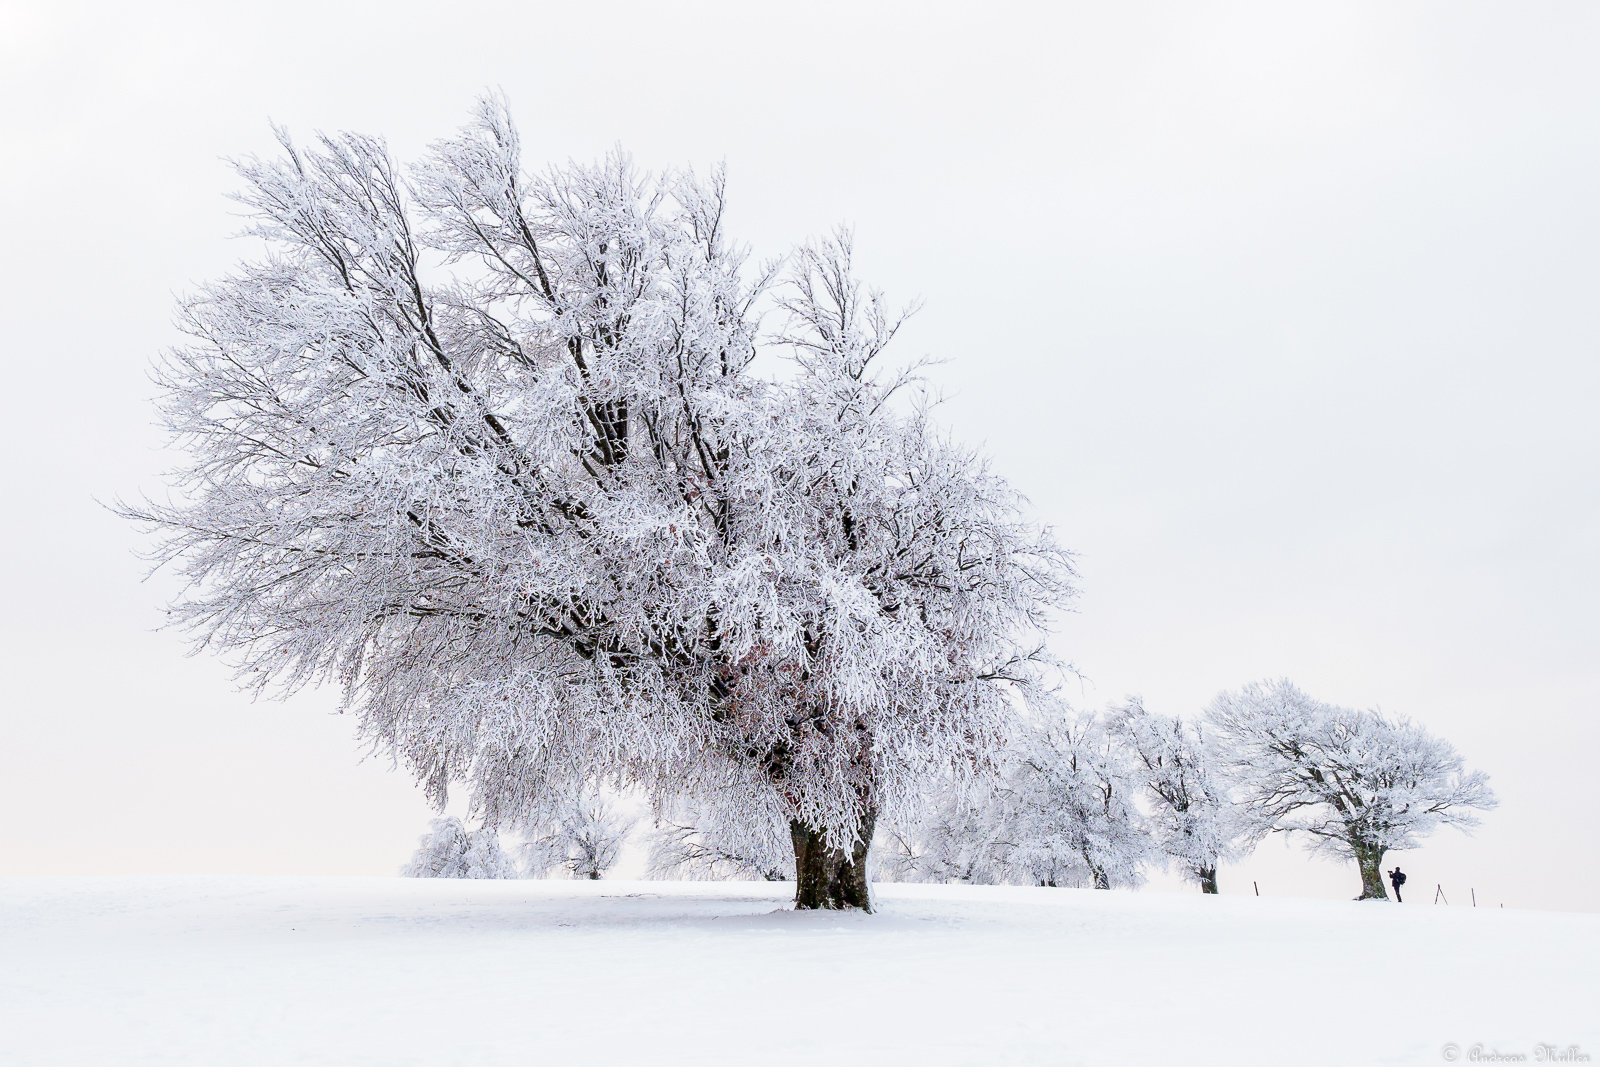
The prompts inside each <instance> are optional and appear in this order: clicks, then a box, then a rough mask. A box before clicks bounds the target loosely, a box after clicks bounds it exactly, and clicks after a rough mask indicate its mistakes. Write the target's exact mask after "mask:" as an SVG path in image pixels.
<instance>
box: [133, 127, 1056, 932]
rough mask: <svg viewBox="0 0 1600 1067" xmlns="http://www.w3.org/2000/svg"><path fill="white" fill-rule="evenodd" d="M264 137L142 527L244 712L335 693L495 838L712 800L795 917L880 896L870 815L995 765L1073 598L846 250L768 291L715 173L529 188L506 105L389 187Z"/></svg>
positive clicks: (193, 323) (170, 398)
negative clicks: (688, 798) (585, 807)
mask: <svg viewBox="0 0 1600 1067" xmlns="http://www.w3.org/2000/svg"><path fill="white" fill-rule="evenodd" d="M279 139H280V141H281V143H282V147H283V155H282V156H281V157H279V158H276V159H271V160H258V159H248V160H245V161H243V162H242V163H240V164H239V165H238V170H239V173H240V175H241V176H242V178H243V179H244V183H245V187H244V192H243V193H242V194H241V195H240V197H239V199H240V200H241V202H242V203H243V204H244V205H245V207H246V208H247V210H248V212H249V214H250V216H251V217H252V219H253V229H252V232H253V233H254V234H255V235H256V236H257V237H259V238H261V239H263V240H264V241H265V243H266V245H267V250H266V252H265V254H264V255H262V256H261V257H259V258H257V259H255V260H254V261H251V262H248V263H245V264H243V265H242V266H241V267H240V268H239V269H238V270H237V271H236V272H235V273H233V274H231V275H229V276H227V277H225V278H223V279H221V280H219V281H217V282H214V283H212V284H210V285H208V286H206V287H205V288H204V289H202V290H201V291H200V292H199V293H198V294H197V295H196V296H194V297H193V298H191V299H189V300H187V301H186V302H185V304H184V305H183V309H182V319H181V322H182V326H183V328H184V329H185V330H186V331H187V333H188V334H189V335H190V338H191V342H190V343H189V344H186V345H184V346H182V347H179V348H177V349H175V350H173V351H171V352H170V353H169V354H168V356H167V357H166V359H165V361H164V363H163V364H162V366H161V368H160V370H159V372H158V379H159V382H160V384H161V386H162V387H163V389H164V398H163V400H162V407H163V410H164V413H165V417H166V421H167V424H168V426H169V427H170V429H171V431H172V433H173V434H174V435H175V437H176V440H177V444H178V445H179V447H180V448H182V449H183V450H185V451H186V452H187V454H188V457H189V458H188V461H187V463H186V465H185V466H184V467H183V468H182V469H181V470H180V471H179V472H178V475H177V479H176V483H175V488H176V491H177V497H176V499H175V500H173V501H171V502H167V503H147V504H144V505H139V506H134V507H130V508H128V509H126V510H127V512H128V513H129V514H130V515H132V516H135V517H137V518H140V519H143V520H145V521H147V522H148V523H150V524H151V525H152V526H153V527H155V528H156V529H157V530H158V531H160V533H161V534H162V535H163V540H162V547H161V548H160V549H159V550H158V558H160V559H163V560H166V561H171V562H172V563H173V564H174V565H175V566H176V567H177V568H178V569H179V571H180V572H181V573H182V574H183V575H184V576H185V577H186V578H187V579H188V581H189V586H188V589H187V592H186V593H185V595H184V596H183V597H182V598H181V600H180V601H179V602H178V603H176V604H174V605H173V607H172V614H173V619H174V620H175V622H176V623H178V624H180V625H183V626H187V627H189V628H191V629H192V630H193V631H194V632H195V634H196V637H197V641H198V642H199V643H200V644H201V645H204V646H209V647H211V648H213V649H216V650H218V651H220V652H222V653H224V654H226V655H228V656H230V657H231V658H232V659H233V660H234V662H236V663H237V664H238V667H239V670H240V671H241V673H242V676H243V677H244V678H246V679H247V680H249V681H250V682H252V683H253V684H255V685H256V686H258V687H261V688H263V689H274V690H276V691H279V692H292V691H294V690H296V689H297V688H299V687H302V686H305V685H308V684H313V683H316V682H320V681H323V680H332V681H336V682H337V683H339V684H340V685H342V687H343V690H344V693H345V700H346V705H347V707H348V709H350V710H351V711H353V712H354V714H355V716H356V718H357V719H358V721H359V723H360V727H361V730H362V732H363V734H364V735H365V737H366V738H368V739H370V740H371V741H373V742H375V743H377V744H378V745H379V746H381V747H385V748H387V749H389V750H391V751H392V752H393V753H395V754H396V756H397V757H398V758H399V759H400V760H401V761H402V762H403V763H404V764H405V765H406V766H407V767H408V768H409V769H410V770H411V771H412V772H413V773H414V774H415V775H416V776H417V777H418V779H419V780H421V781H422V782H423V783H425V785H426V787H427V790H428V792H429V794H430V796H432V797H433V799H434V800H435V802H438V803H442V802H443V800H444V797H445V795H446V792H447V790H448V789H449V788H450V787H451V785H452V783H460V784H464V785H465V786H466V787H467V788H468V789H469V790H470V794H471V811H472V812H473V814H474V815H476V816H477V817H479V818H481V819H482V820H483V821H484V822H485V824H486V825H489V826H491V827H492V826H498V825H510V826H513V827H516V826H521V825H527V824H531V823H536V822H538V821H539V820H540V819H542V818H545V817H546V816H548V815H549V814H550V813H551V812H553V811H555V810H557V809H558V808H559V806H560V805H561V804H562V803H564V802H566V801H568V800H570V799H571V798H573V797H577V796H582V795H586V793H587V792H588V791H590V790H592V789H594V788H596V787H598V786H600V785H603V784H605V783H611V784H613V785H617V786H621V787H633V786H640V787H642V788H643V789H644V790H645V792H646V794H647V795H649V796H651V797H653V798H654V799H655V800H656V801H657V802H665V801H667V800H669V799H670V798H671V797H675V796H678V795H680V794H685V793H687V794H690V795H693V794H696V793H699V794H702V795H703V794H704V793H706V792H707V791H709V790H711V789H714V788H717V787H719V785H720V784H721V783H723V782H726V781H728V780H730V779H735V780H738V781H740V782H742V783H745V784H747V785H749V786H750V787H751V788H760V789H762V790H767V791H770V793H771V795H772V798H773V802H774V803H776V804H777V805H778V806H779V808H780V809H781V810H782V811H783V813H784V815H785V818H786V819H787V822H788V827H789V831H790V837H791V845H792V849H793V851H794V854H795V867H796V871H797V886H796V902H797V905H798V906H801V907H828V906H851V905H854V906H862V907H866V906H868V902H869V898H868V895H867V890H866V882H865V855H866V849H867V842H869V841H870V839H871V837H872V830H873V826H874V824H875V820H876V819H877V817H878V816H880V815H882V814H885V813H887V814H891V815H892V814H894V813H896V812H897V811H901V810H903V809H906V808H907V807H908V806H909V805H911V804H913V803H914V798H915V797H916V796H917V793H918V790H919V786H920V782H921V781H922V780H923V779H925V778H926V777H928V776H930V775H933V776H937V775H939V774H941V773H948V772H949V770H950V768H951V767H953V766H957V765H961V766H970V765H971V764H972V763H973V762H974V761H980V762H981V761H982V760H983V759H985V758H986V756H987V753H988V751H989V750H990V749H991V748H992V747H993V746H994V744H996V743H997V740H998V739H999V738H1000V736H1001V735H1002V734H1003V727H1002V725H1001V724H1002V722H1003V720H1004V719H1005V718H1006V716H1007V715H1008V714H1009V711H1010V703H1009V701H1010V699H1011V697H1010V696H1008V690H1009V692H1010V693H1012V694H1018V693H1020V694H1022V695H1023V696H1027V695H1028V694H1029V693H1030V692H1031V691H1032V690H1033V687H1034V686H1035V683H1036V679H1037V675H1038V673H1039V670H1040V669H1041V663H1042V654H1041V653H1040V651H1039V649H1040V648H1041V647H1042V645H1041V643H1040V636H1039V635H1040V631H1041V630H1042V628H1043V627H1044V626H1045V625H1046V623H1047V621H1048V617H1049V613H1050V610H1051V609H1052V608H1053V607H1054V606H1056V605H1059V604H1060V603H1061V602H1062V601H1063V600H1065V599H1066V598H1067V597H1069V596H1070V595H1071V594H1072V591H1073V589H1072V582H1073V574H1072V570H1071V565H1070V560H1069V559H1068V557H1067V556H1066V555H1065V554H1064V553H1063V552H1062V551H1061V550H1060V549H1058V548H1057V547H1056V546H1055V545H1054V544H1053V542H1052V541H1051V539H1050V538H1049V536H1048V534H1046V533H1044V532H1041V531H1039V530H1038V529H1036V528H1035V527H1034V526H1032V525H1031V524H1030V523H1029V521H1028V520H1027V518H1026V516H1025V514H1024V512H1023V509H1022V507H1021V504H1020V502H1019V498H1018V497H1017V496H1016V494H1015V493H1014V492H1013V491H1012V490H1010V489H1009V488H1008V487H1007V485H1006V484H1005V482H1004V481H1003V480H1002V479H1000V478H999V477H997V476H996V475H994V474H993V473H992V472H990V470H989V469H988V467H987V465H986V464H985V462H984V461H983V460H982V458H981V457H979V456H977V455H975V454H974V453H972V452H970V451H968V450H966V449H963V448H961V447H958V446H956V445H954V444H952V443H951V442H949V441H948V440H947V439H945V438H943V437H942V436H940V435H939V434H938V433H936V432H935V431H934V430H933V429H932V427H931V426H930V424H929V422H928V418H927V415H926V413H925V411H923V410H922V409H921V408H917V407H914V406H913V407H910V408H909V409H907V408H906V406H905V405H902V404H900V402H899V401H896V400H893V399H892V397H893V396H894V394H895V392H896V387H897V386H898V385H899V384H901V383H902V382H903V377H901V376H896V375H892V374H886V373H882V372H880V370H879V367H880V365H881V364H882V362H883V351H884V348H885V346H886V345H887V344H888V342H889V340H890V339H891V338H892V337H893V335H894V333H895V329H896V326H897V324H898V321H899V320H898V319H897V318H896V317H895V316H894V315H892V314H890V313H889V311H888V310H887V309H886V307H885V305H884V302H883V301H882V299H881V298H880V297H879V296H878V295H877V294H876V293H874V292H872V291H867V290H864V289H863V288H862V286H861V285H860V283H859V282H858V281H857V280H856V279H855V277H854V275H853V271H852V267H851V261H850V259H851V257H850V246H849V240H848V238H847V237H841V238H837V239H834V240H830V241H822V242H818V243H815V244H813V245H809V246H807V247H805V248H802V249H801V250H800V251H799V252H798V253H796V254H795V255H794V256H792V257H790V259H789V262H788V266H787V267H783V266H778V265H773V266H767V267H762V268H760V269H752V268H751V267H750V266H749V264H748V263H747V262H746V257H745V255H744V253H743V252H742V251H741V250H740V248H739V247H738V246H737V245H735V244H734V243H733V242H732V241H731V240H730V238H729V236H728V235H727V233H726V232H725V218H724V183H723V180H722V176H721V174H720V173H717V174H714V175H713V176H712V177H711V178H710V179H709V180H706V179H700V178H697V177H695V176H693V175H691V174H687V173H673V174H669V175H665V176H661V177H650V176H648V175H644V174H641V173H639V172H638V171H637V170H636V169H635V168H634V167H633V166H632V164H631V163H630V162H629V160H628V159H627V158H626V157H624V156H623V155H621V154H620V153H617V154H613V155H611V156H609V157H607V158H606V159H604V160H603V161H601V162H599V163H597V164H595V165H589V166H586V165H576V164H573V165H567V166H562V167H556V168H552V169H549V170H547V171H543V172H539V173H530V172H528V171H526V170H525V169H524V168H523V166H522V163H521V161H520V151H521V150H520V143H519V139H518V135H517V132H516V130H515V128H514V126H513V125H512V123H511V121H510V118H509V116H508V113H507V110H506V108H505V106H504V105H503V103H502V102H501V101H498V100H495V99H488V100H485V101H484V102H483V103H482V104H481V106H480V107H479V109H478V111H477V113H476V116H475V118H474V120H473V121H472V123H471V124H470V125H469V126H468V127H467V128H466V129H465V130H463V131H462V132H461V133H459V134H458V135H456V136H454V137H451V138H448V139H446V140H443V141H440V142H438V143H437V144H435V145H434V146H432V148H431V149H430V151H429V152H428V154H427V155H426V157H425V158H424V159H423V160H422V161H421V162H420V163H419V164H417V165H416V166H415V167H413V168H411V169H409V170H405V169H403V168H402V167H400V166H399V165H398V164H397V163H396V162H395V161H394V160H393V159H392V158H391V157H390V155H389V153H388V151H387V149H386V148H385V146H384V144H383V143H382V142H381V141H380V140H378V139H376V138H373V137H368V136H363V135H357V134H343V135H339V136H322V137H319V138H318V139H317V141H316V143H315V145H314V146H312V147H310V148H303V147H298V146H296V145H295V144H294V143H293V142H292V141H291V140H290V138H289V137H288V136H287V135H286V134H283V133H282V132H280V135H279ZM764 308H765V309H767V310H768V311H770V312H771V313H772V314H771V319H772V321H773V322H775V323H777V324H779V326H780V328H779V330H778V332H777V333H776V334H773V335H767V334H764V333H762V327H761V325H760V323H761V318H760V316H761V315H762V314H763V309H764ZM762 351H770V352H771V353H772V354H773V356H774V357H781V358H786V359H788V361H789V365H788V366H787V368H782V367H777V366H776V360H774V365H775V369H774V371H773V372H772V373H769V374H766V375H761V374H758V373H756V371H755V369H754V368H753V367H752V363H753V361H754V360H755V359H756V357H757V355H758V353H759V352H762Z"/></svg>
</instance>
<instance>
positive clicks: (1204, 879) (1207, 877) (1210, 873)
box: [1195, 867, 1217, 893]
mask: <svg viewBox="0 0 1600 1067" xmlns="http://www.w3.org/2000/svg"><path fill="white" fill-rule="evenodd" d="M1195 874H1197V875H1199V876H1200V892H1202V893H1215V892H1216V891H1217V869H1216V868H1215V867H1196V868H1195Z"/></svg>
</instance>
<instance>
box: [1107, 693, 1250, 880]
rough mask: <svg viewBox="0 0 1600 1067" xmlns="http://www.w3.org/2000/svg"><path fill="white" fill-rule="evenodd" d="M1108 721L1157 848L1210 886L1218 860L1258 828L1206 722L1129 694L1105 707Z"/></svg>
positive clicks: (1238, 851) (1240, 848)
mask: <svg viewBox="0 0 1600 1067" xmlns="http://www.w3.org/2000/svg"><path fill="white" fill-rule="evenodd" d="M1107 725H1108V727H1109V729H1110V731H1111V733H1112V736H1113V737H1114V738H1116V739H1118V740H1119V741H1120V742H1121V744H1122V746H1123V747H1124V748H1125V749H1126V751H1127V753H1128V755H1129V756H1130V757H1131V762H1132V766H1133V773H1134V775H1135V776H1136V777H1137V778H1138V779H1139V780H1140V782H1141V784H1142V785H1143V787H1144V795H1145V797H1146V798H1147V799H1148V801H1149V807H1150V815H1149V821H1150V826H1151V830H1152V831H1153V832H1154V834H1155V835H1156V839H1157V841H1158V842H1159V843H1160V846H1161V849H1162V851H1163V852H1165V853H1166V854H1167V856H1169V857H1170V858H1171V859H1172V860H1173V861H1174V862H1176V863H1177V864H1178V867H1179V870H1180V871H1181V872H1182V873H1183V875H1184V876H1185V877H1186V878H1188V879H1189V880H1190V881H1192V882H1195V883H1196V884H1198V885H1199V886H1200V890H1201V892H1203V893H1215V892H1217V867H1218V866H1219V865H1220V864H1221V863H1222V862H1223V861H1224V860H1229V859H1237V858H1238V857H1239V856H1240V855H1242V854H1243V853H1244V852H1245V851H1247V850H1248V848H1249V846H1250V845H1252V844H1253V843H1254V842H1255V841H1256V840H1257V839H1258V838H1259V836H1260V835H1259V833H1257V832H1256V823H1255V822H1254V820H1253V819H1252V818H1251V815H1252V809H1250V808H1248V807H1246V806H1245V805H1242V804H1238V803H1235V802H1234V800H1233V798H1232V797H1231V796H1230V795H1229V791H1228V788H1227V784H1226V782H1225V780H1224V778H1223V776H1222V774H1221V773H1220V768H1219V766H1218V758H1219V757H1218V755H1217V753H1216V751H1215V746H1214V745H1212V744H1211V743H1210V738H1209V737H1208V735H1207V730H1206V726H1205V724H1204V723H1203V722H1190V721H1186V720H1184V719H1180V718H1178V717H1177V716H1174V715H1161V714H1157V713H1154V712H1151V711H1148V710H1146V709H1145V706H1144V702H1143V701H1142V700H1140V699H1139V698H1137V697H1134V698H1132V699H1130V700H1128V701H1127V702H1125V703H1124V704H1122V705H1121V706H1120V707H1117V708H1114V709H1112V711H1111V712H1110V714H1109V715H1108V717H1107Z"/></svg>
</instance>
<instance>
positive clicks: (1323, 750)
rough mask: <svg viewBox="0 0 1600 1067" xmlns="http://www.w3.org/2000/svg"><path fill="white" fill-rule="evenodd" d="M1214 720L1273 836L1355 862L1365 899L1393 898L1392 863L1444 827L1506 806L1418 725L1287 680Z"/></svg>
mask: <svg viewBox="0 0 1600 1067" xmlns="http://www.w3.org/2000/svg"><path fill="white" fill-rule="evenodd" d="M1206 717H1207V719H1208V720H1209V721H1210V723H1211V724H1212V728H1213V730H1215V731H1216V734H1217V740H1218V742H1219V743H1220V745H1219V750H1220V751H1221V752H1223V753H1225V758H1226V761H1227V769H1228V772H1229V775H1230V777H1231V778H1232V779H1233V780H1234V782H1235V783H1237V788H1238V789H1239V791H1240V798H1241V800H1242V801H1243V802H1244V803H1246V804H1248V805H1249V806H1250V807H1251V808H1252V809H1254V811H1255V813H1256V815H1257V817H1258V818H1259V819H1260V820H1261V821H1262V823H1263V824H1265V825H1268V826H1270V827H1272V829H1273V830H1278V831H1288V832H1299V833H1304V834H1306V835H1308V836H1309V837H1310V838H1311V842H1312V848H1313V850H1314V851H1321V852H1325V853H1327V854H1329V855H1333V856H1337V857H1339V858H1341V859H1353V860H1354V861H1355V863H1356V866H1357V868H1358V869H1359V870H1360V872H1361V896H1360V897H1358V898H1357V899H1360V900H1367V899H1377V900H1387V899H1389V893H1388V890H1387V889H1386V888H1385V887H1384V884H1383V856H1384V853H1385V852H1387V851H1388V850H1390V849H1404V848H1415V847H1416V846H1417V844H1418V842H1419V841H1421V839H1422V838H1424V837H1426V836H1427V835H1428V834H1430V833H1432V832H1433V831H1434V830H1436V829H1438V828H1439V827H1440V826H1455V827H1458V828H1460V829H1462V830H1467V831H1470V830H1471V829H1472V828H1473V827H1475V826H1477V825H1478V819H1477V817H1476V816H1475V815H1474V814H1473V813H1474V812H1475V811H1487V810H1489V809H1492V808H1493V807H1494V806H1495V804H1496V803H1497V801H1496V800H1495V796H1494V793H1493V791H1492V790H1490V788H1489V779H1488V776H1487V775H1485V774H1484V773H1483V772H1482V771H1468V770H1466V769H1465V768H1464V765H1463V761H1462V758H1461V756H1460V754H1459V753H1457V752H1456V750H1455V748H1454V747H1452V746H1451V745H1450V743H1449V742H1447V741H1444V740H1442V739H1440V738H1437V737H1433V736H1432V735H1430V734H1429V733H1428V732H1427V731H1426V730H1424V729H1423V728H1422V727H1420V726H1418V725H1416V724H1415V723H1413V722H1411V721H1410V720H1408V719H1392V718H1388V717H1386V716H1384V715H1382V714H1380V713H1378V712H1377V711H1358V710H1354V709H1351V708H1342V707H1337V706H1335V705H1332V704H1325V703H1323V702H1322V701H1319V700H1314V699H1312V698H1311V697H1309V696H1307V695H1306V694H1305V693H1303V692H1301V691H1300V690H1299V689H1298V688H1296V687H1295V686H1294V685H1293V684H1292V683H1290V682H1289V681H1288V680H1287V679H1279V680H1277V681H1269V682H1256V683H1252V684H1251V685H1247V686H1245V687H1244V688H1243V689H1240V690H1239V691H1237V692H1228V693H1222V694H1220V695H1219V696H1218V697H1217V698H1216V700H1214V701H1213V702H1212V704H1211V706H1210V707H1209V708H1208V709H1207V712H1206Z"/></svg>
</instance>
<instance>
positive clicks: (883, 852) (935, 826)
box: [878, 780, 1033, 885]
mask: <svg viewBox="0 0 1600 1067" xmlns="http://www.w3.org/2000/svg"><path fill="white" fill-rule="evenodd" d="M1005 833H1006V822H1005V809H1004V806H1003V804H1002V802H1001V798H1000V796H999V795H998V794H997V793H996V791H995V785H994V783H993V782H991V781H984V780H979V781H969V782H961V783H954V782H952V783H946V784H944V785H943V786H941V787H939V788H937V789H935V790H933V791H931V792H930V795H929V797H928V800H927V805H926V808H925V811H924V814H923V817H922V818H920V819H918V820H917V821H916V822H914V823H912V824H910V825H909V826H888V825H885V827H884V828H883V831H882V844H881V846H880V848H879V851H878V870H879V872H880V874H881V876H882V877H883V878H884V879H885V880H886V881H893V882H944V883H951V882H955V883H967V884H971V885H999V884H1003V883H1006V882H1011V881H1019V880H1020V881H1023V882H1025V883H1028V884H1032V881H1033V880H1032V878H1031V876H1030V875H1029V874H1027V873H1026V872H1017V871H1013V869H1012V868H1011V867H1010V864H1009V860H1010V853H1011V846H1010V844H1009V843H1008V842H1007V841H1005V840H1004V835H1005Z"/></svg>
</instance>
